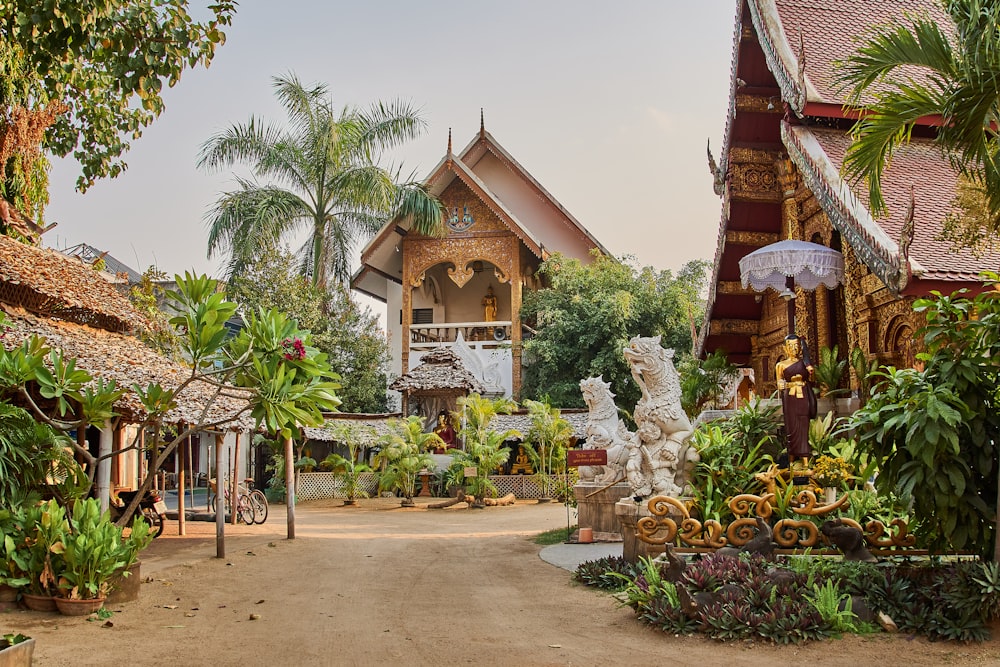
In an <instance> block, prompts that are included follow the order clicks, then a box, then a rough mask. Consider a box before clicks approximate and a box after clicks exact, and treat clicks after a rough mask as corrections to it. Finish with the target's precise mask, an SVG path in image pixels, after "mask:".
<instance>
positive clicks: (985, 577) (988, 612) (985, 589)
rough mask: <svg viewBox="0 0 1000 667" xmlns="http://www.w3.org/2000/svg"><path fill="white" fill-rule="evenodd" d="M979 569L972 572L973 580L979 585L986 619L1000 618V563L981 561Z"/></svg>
mask: <svg viewBox="0 0 1000 667" xmlns="http://www.w3.org/2000/svg"><path fill="white" fill-rule="evenodd" d="M978 569H979V571H978V572H977V573H973V574H972V580H973V581H974V582H975V583H976V584H978V585H979V599H981V600H982V610H983V617H984V618H985V619H986V620H996V619H998V618H1000V564H998V563H996V562H993V563H979V564H978Z"/></svg>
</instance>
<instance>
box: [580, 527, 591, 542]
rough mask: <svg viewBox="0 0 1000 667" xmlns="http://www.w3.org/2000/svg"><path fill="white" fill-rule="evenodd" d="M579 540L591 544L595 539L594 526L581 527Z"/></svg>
mask: <svg viewBox="0 0 1000 667" xmlns="http://www.w3.org/2000/svg"><path fill="white" fill-rule="evenodd" d="M577 541H578V542H580V543H581V544H590V543H591V542H593V541H594V529H593V528H581V529H580V532H579V534H578V535H577Z"/></svg>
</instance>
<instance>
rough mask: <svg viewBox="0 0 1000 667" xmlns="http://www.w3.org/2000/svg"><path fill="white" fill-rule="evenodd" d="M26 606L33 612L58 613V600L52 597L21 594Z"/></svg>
mask: <svg viewBox="0 0 1000 667" xmlns="http://www.w3.org/2000/svg"><path fill="white" fill-rule="evenodd" d="M21 599H22V600H24V606H25V607H27V608H28V609H30V610H31V611H58V609H56V599H55V598H54V597H52V596H51V595H35V594H34V593H21Z"/></svg>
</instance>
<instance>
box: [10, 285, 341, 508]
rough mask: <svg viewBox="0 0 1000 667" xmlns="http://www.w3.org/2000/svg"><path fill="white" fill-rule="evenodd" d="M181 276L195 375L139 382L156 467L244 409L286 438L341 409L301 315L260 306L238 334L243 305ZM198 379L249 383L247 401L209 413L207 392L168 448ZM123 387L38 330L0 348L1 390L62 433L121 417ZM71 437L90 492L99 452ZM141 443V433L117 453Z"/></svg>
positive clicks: (183, 333) (179, 300)
mask: <svg viewBox="0 0 1000 667" xmlns="http://www.w3.org/2000/svg"><path fill="white" fill-rule="evenodd" d="M176 280H177V290H176V291H172V292H169V293H168V295H167V297H168V299H170V300H171V301H172V303H173V308H174V312H176V313H177V314H176V315H175V316H173V317H172V318H171V319H170V323H171V324H172V325H173V326H174V327H175V328H176V330H177V331H178V333H179V342H180V347H181V351H182V354H183V355H184V358H185V359H188V360H189V361H190V368H189V373H188V375H186V376H185V377H179V378H177V381H178V384H177V385H176V386H172V387H169V388H168V387H163V386H161V385H159V384H150V385H148V386H146V387H140V386H138V385H133V387H132V390H133V391H134V393H135V394H136V395H137V398H138V400H139V401H140V402H141V404H142V408H143V409H144V410H145V412H146V418H145V420H144V421H143V423H142V424H140V425H139V428H138V429H137V430H138V431H139V432H142V431H144V430H145V429H147V428H149V429H150V430H153V431H154V433H155V438H154V442H152V443H147V444H150V445H151V449H152V450H153V451H159V452H160V453H159V455H158V456H157V459H156V461H155V462H154V463H153V465H152V467H151V468H152V469H153V470H156V469H159V468H160V466H162V465H163V462H164V460H166V458H167V457H168V456H170V454H172V453H173V452H174V451H175V450H176V448H177V446H178V445H179V444H180V443H181V442H184V441H185V440H186V438H187V437H188V436H190V435H191V434H192V433H196V432H199V431H208V430H212V429H215V428H219V427H221V426H224V425H226V424H229V423H231V422H232V421H233V420H234V419H238V418H239V417H240V416H241V415H242V414H244V413H246V412H249V413H250V414H251V415H252V416H253V418H254V419H255V420H256V423H257V428H262V429H263V430H266V431H267V432H268V433H273V434H278V435H280V436H282V437H291V436H292V435H293V434H294V433H297V432H298V430H299V426H319V425H321V424H323V423H324V418H323V412H324V411H329V410H334V409H336V408H337V406H338V405H339V403H340V401H339V399H338V398H337V396H336V393H335V392H336V389H337V388H338V387H339V385H338V384H337V382H336V379H337V378H336V377H335V376H333V375H332V374H331V372H330V370H329V366H328V365H327V364H326V355H325V354H323V353H321V352H320V351H319V350H317V349H316V348H315V347H313V346H312V345H311V339H310V337H309V333H308V332H304V331H300V330H299V329H298V326H297V325H296V323H295V321H294V320H290V319H289V318H288V317H287V316H285V315H284V314H283V313H281V312H279V311H276V310H269V311H265V310H263V309H259V310H258V311H256V312H253V313H249V314H248V316H247V317H246V326H245V327H244V328H243V330H242V331H241V332H240V334H239V335H238V336H236V337H235V338H230V336H229V335H228V332H227V329H226V326H225V323H226V321H227V320H228V319H229V318H230V317H231V316H232V314H233V313H234V312H235V311H236V304H235V303H232V302H229V301H226V300H225V298H224V297H223V295H222V293H221V292H220V291H219V289H218V283H217V282H216V281H214V280H211V279H209V278H207V277H205V276H200V277H195V276H192V275H190V274H187V275H185V276H184V277H183V278H182V277H180V276H177V278H176ZM0 324H2V323H0ZM192 383H200V384H201V386H205V383H207V384H208V386H212V387H215V389H216V392H215V396H219V395H221V394H222V393H223V392H230V393H231V392H232V385H237V386H239V387H243V388H244V389H245V390H246V391H244V392H242V393H241V395H242V396H243V397H245V399H246V404H245V407H244V408H243V409H242V410H241V411H239V412H237V413H236V414H230V415H225V416H221V417H220V418H219V419H218V420H217V421H210V420H209V418H208V417H207V413H208V410H207V408H208V407H210V406H211V403H212V401H214V399H212V398H209V399H208V405H206V410H205V411H204V412H203V413H202V415H201V417H200V418H199V419H198V420H197V421H196V422H194V423H189V424H186V425H184V427H183V428H178V429H177V430H176V433H175V435H174V437H173V439H171V440H170V441H169V442H167V443H166V444H165V445H164V446H163V448H162V449H160V447H159V445H160V442H159V438H160V437H161V435H162V433H163V428H162V426H163V422H164V418H165V416H166V414H167V413H168V412H170V411H171V410H172V409H173V408H174V407H176V405H177V402H176V398H177V396H178V395H180V394H181V393H182V392H184V391H185V390H186V389H187V388H188V387H189V386H190V385H191V384H192ZM122 393H123V390H121V389H119V388H118V387H116V386H115V383H114V382H113V381H112V382H104V381H103V380H95V379H94V378H92V377H91V376H90V375H89V374H88V373H87V372H85V371H82V370H79V369H77V368H76V367H75V360H74V359H71V358H65V357H64V356H63V355H62V353H61V352H60V351H59V350H58V349H53V348H50V347H49V345H48V343H47V341H46V340H45V339H44V338H40V337H38V336H32V337H31V338H29V339H27V340H25V341H24V342H23V343H22V344H21V345H20V346H18V347H16V348H14V349H11V350H7V349H6V348H4V347H2V346H0V396H2V397H3V398H5V399H17V400H19V401H21V402H22V403H23V404H24V405H26V406H27V409H28V410H29V411H30V413H31V415H32V417H33V418H35V419H36V420H38V421H40V422H42V423H44V424H47V425H48V426H51V427H52V428H54V429H55V430H57V431H61V432H63V433H65V432H67V431H69V430H71V429H75V430H77V432H78V433H82V432H83V431H85V429H86V427H87V426H103V425H104V423H105V422H106V421H108V420H110V419H113V418H114V417H116V416H117V414H116V412H115V409H114V403H115V401H117V400H118V399H119V398H120V397H121V395H122ZM43 435H44V434H39V436H38V437H40V436H43ZM19 437H23V436H19ZM33 437H34V436H33ZM66 443H67V444H71V445H72V446H73V448H74V451H75V453H76V455H77V456H79V457H81V459H82V460H83V461H85V462H86V464H87V465H86V471H87V475H84V479H85V480H86V482H85V483H84V484H83V488H82V491H84V492H86V491H87V490H89V488H90V485H91V484H92V482H93V479H94V473H95V471H96V467H97V463H98V460H99V459H97V458H96V457H94V456H92V455H91V454H90V452H89V451H88V449H87V448H86V447H85V446H83V445H82V444H81V443H79V442H75V441H69V440H67V441H66ZM139 446H140V443H139V438H138V437H137V438H136V440H135V441H133V443H131V444H130V445H127V446H124V447H122V448H121V449H120V450H118V451H116V452H115V453H114V454H112V455H118V454H120V453H121V452H125V451H130V450H133V449H138V448H139ZM88 475H89V477H88ZM152 481H153V476H149V477H147V478H146V480H145V481H144V482H143V485H142V487H141V488H140V490H139V491H140V492H139V493H137V494H136V497H135V500H133V501H132V504H131V506H130V507H128V508H126V510H125V512H124V513H123V517H125V518H127V517H128V516H130V515H131V513H132V511H133V510H134V509H135V506H136V505H138V503H139V500H140V499H141V498H142V496H143V494H144V493H145V491H146V490H147V489H148V488H149V486H150V485H151V483H152Z"/></svg>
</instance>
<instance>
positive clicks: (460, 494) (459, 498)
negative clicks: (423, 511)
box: [427, 489, 468, 510]
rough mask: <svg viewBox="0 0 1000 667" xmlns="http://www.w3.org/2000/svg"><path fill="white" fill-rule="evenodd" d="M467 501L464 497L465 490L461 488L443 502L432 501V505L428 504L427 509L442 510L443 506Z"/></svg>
mask: <svg viewBox="0 0 1000 667" xmlns="http://www.w3.org/2000/svg"><path fill="white" fill-rule="evenodd" d="M464 502H468V501H467V500H466V499H465V491H462V490H461V489H460V490H459V491H458V495H457V496H455V497H454V498H452V499H450V500H445V501H444V502H440V503H434V504H433V505H428V506H427V508H428V509H432V510H443V509H444V508H445V507H451V506H452V505H457V504H459V503H464Z"/></svg>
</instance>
